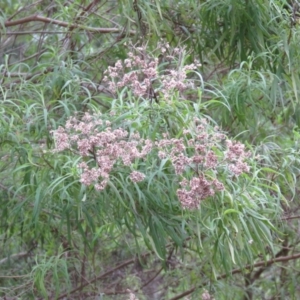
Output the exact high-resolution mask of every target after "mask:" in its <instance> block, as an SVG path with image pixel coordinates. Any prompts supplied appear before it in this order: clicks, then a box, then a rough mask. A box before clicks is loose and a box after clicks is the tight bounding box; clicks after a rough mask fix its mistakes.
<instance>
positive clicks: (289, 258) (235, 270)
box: [169, 253, 300, 300]
mask: <svg viewBox="0 0 300 300" xmlns="http://www.w3.org/2000/svg"><path fill="white" fill-rule="evenodd" d="M298 258H300V253H297V254H295V255H289V256H283V257H278V258H274V259H270V260H268V261H267V262H265V261H261V262H258V263H256V264H254V265H247V266H246V267H245V268H243V269H234V270H233V271H232V272H231V275H234V274H238V273H242V272H243V271H244V270H247V269H252V268H257V267H261V266H270V265H272V264H274V263H276V262H284V261H289V260H294V259H298ZM227 276H228V274H223V275H219V276H217V278H216V280H219V279H223V278H226V277H227ZM208 283H209V282H208V281H207V282H204V283H203V284H201V285H199V286H194V287H192V288H191V289H189V290H187V291H185V292H183V293H181V294H180V295H177V296H175V297H173V298H171V299H169V300H178V299H182V298H183V297H184V296H187V295H190V294H192V293H193V292H194V291H195V290H196V289H197V288H201V287H203V286H205V285H207V284H208Z"/></svg>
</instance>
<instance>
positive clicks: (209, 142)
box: [53, 113, 250, 209]
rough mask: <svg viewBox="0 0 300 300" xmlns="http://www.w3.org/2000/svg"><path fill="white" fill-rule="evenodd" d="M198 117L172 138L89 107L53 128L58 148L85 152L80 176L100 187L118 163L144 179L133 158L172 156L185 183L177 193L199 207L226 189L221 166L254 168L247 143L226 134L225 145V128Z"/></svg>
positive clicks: (191, 206) (184, 201) (184, 204)
mask: <svg viewBox="0 0 300 300" xmlns="http://www.w3.org/2000/svg"><path fill="white" fill-rule="evenodd" d="M193 123H194V126H193V127H194V128H191V129H185V130H184V131H183V137H182V138H168V137H167V136H168V135H167V134H166V133H165V134H163V135H164V138H162V139H160V140H157V141H151V140H150V139H144V138H142V137H140V135H139V133H132V134H129V132H128V131H127V130H125V129H124V128H122V127H119V128H115V129H113V124H112V123H111V122H110V121H108V120H105V117H103V116H102V115H100V114H98V115H97V114H93V115H91V114H88V113H86V114H85V115H84V116H83V117H82V119H81V120H78V119H77V118H75V117H71V118H70V119H69V120H68V121H67V123H66V126H65V128H63V127H59V128H58V129H57V130H56V131H53V134H54V137H55V140H56V151H63V150H65V149H74V150H76V152H77V153H78V154H79V155H80V156H81V158H82V161H81V162H80V163H79V164H78V167H79V168H80V169H81V178H80V182H81V183H82V184H84V185H87V186H89V185H94V186H95V188H96V190H103V189H105V188H106V186H107V183H108V181H109V180H110V173H111V172H113V169H114V166H115V165H116V164H119V165H120V164H122V165H123V167H124V168H130V169H131V172H130V175H129V178H130V179H131V181H132V182H140V181H143V180H144V179H145V176H146V175H145V174H144V173H142V172H140V171H137V170H133V163H134V162H135V161H137V160H143V159H145V157H146V156H147V155H149V154H150V152H151V151H152V152H154V151H153V150H156V153H157V157H154V156H153V155H152V159H160V160H161V159H166V158H168V159H169V160H170V161H171V163H172V165H173V167H174V170H175V175H176V176H177V181H178V182H179V185H180V186H181V188H179V189H178V190H177V196H178V199H179V201H180V203H181V205H182V207H183V208H186V209H195V208H198V207H199V205H200V201H201V200H204V199H206V198H208V197H209V196H213V195H214V194H215V191H222V190H224V185H223V183H222V182H221V181H220V180H219V179H218V172H219V171H220V170H221V169H223V171H224V170H226V169H228V171H230V172H231V174H233V175H235V176H239V175H241V174H242V173H244V172H248V171H249V166H248V165H247V163H246V162H245V160H246V159H247V158H248V157H249V156H250V152H245V146H244V145H243V144H241V143H238V142H237V143H235V142H233V141H231V140H226V142H225V144H226V147H225V148H224V147H223V149H220V144H221V142H222V140H225V138H226V136H225V135H224V134H223V133H220V132H219V131H218V129H217V128H214V129H209V128H211V126H209V124H208V123H207V121H206V119H202V120H201V119H195V120H194V121H193ZM218 148H219V149H218ZM188 177H191V179H189V180H188V179H187V178H188Z"/></svg>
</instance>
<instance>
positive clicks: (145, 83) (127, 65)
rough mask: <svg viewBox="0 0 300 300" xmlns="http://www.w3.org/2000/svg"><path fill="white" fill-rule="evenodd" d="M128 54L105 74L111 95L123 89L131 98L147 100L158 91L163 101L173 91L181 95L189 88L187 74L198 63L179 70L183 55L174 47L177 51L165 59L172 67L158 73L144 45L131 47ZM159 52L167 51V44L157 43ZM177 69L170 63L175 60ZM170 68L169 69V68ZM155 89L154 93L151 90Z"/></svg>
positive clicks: (158, 70)
mask: <svg viewBox="0 0 300 300" xmlns="http://www.w3.org/2000/svg"><path fill="white" fill-rule="evenodd" d="M131 48H132V52H129V53H128V57H129V58H126V59H125V60H124V61H123V62H122V61H121V60H118V61H117V62H116V63H115V65H114V66H110V67H108V69H107V70H106V71H105V77H104V79H103V80H104V82H107V84H108V88H109V90H110V91H111V92H112V93H115V92H117V91H118V89H122V88H123V87H127V88H128V89H130V90H131V91H132V93H133V95H134V96H136V97H143V98H151V97H153V95H154V92H155V91H160V92H161V93H162V94H163V95H164V98H165V99H167V98H168V97H169V95H171V94H172V92H173V91H179V92H182V91H184V90H185V89H187V88H188V87H189V84H188V82H187V78H186V77H187V72H188V71H191V70H195V69H197V68H198V67H199V66H200V64H198V63H196V64H190V65H186V66H183V67H181V63H182V61H181V60H182V59H183V53H184V52H185V50H184V49H183V48H182V49H181V48H178V49H177V51H174V52H173V53H170V55H166V53H164V54H163V55H164V56H166V59H167V60H168V61H170V62H172V64H170V65H169V66H168V68H164V69H163V70H161V68H160V67H159V65H158V63H159V60H158V58H157V57H153V55H150V54H148V53H147V52H146V46H142V47H135V46H132V45H131ZM158 48H159V49H164V50H165V52H166V51H167V49H169V48H170V46H169V45H168V44H159V45H158ZM177 60H178V62H177V64H178V66H179V67H174V66H173V65H174V64H173V63H174V62H175V61H177ZM170 66H172V67H170ZM153 86H155V91H154V87H153Z"/></svg>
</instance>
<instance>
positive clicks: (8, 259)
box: [0, 251, 30, 265]
mask: <svg viewBox="0 0 300 300" xmlns="http://www.w3.org/2000/svg"><path fill="white" fill-rule="evenodd" d="M28 255H30V251H26V252H20V253H16V254H13V255H10V256H8V257H5V258H2V259H1V260H0V265H3V264H5V263H7V262H8V261H10V260H11V259H15V260H16V259H20V258H23V257H27V256H28Z"/></svg>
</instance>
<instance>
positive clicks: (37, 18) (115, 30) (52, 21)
mask: <svg viewBox="0 0 300 300" xmlns="http://www.w3.org/2000/svg"><path fill="white" fill-rule="evenodd" d="M29 22H44V23H49V24H55V25H59V26H61V27H66V28H78V29H81V30H87V31H90V32H98V33H119V32H122V30H123V28H103V27H89V26H84V25H80V24H72V23H68V22H64V21H60V20H55V19H51V18H47V17H43V16H39V15H31V16H28V17H25V18H21V19H18V20H15V21H6V22H4V26H5V27H11V26H16V25H20V24H25V23H29Z"/></svg>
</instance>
